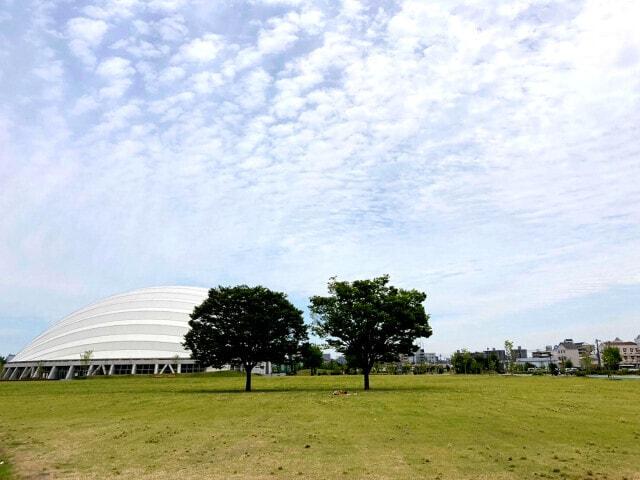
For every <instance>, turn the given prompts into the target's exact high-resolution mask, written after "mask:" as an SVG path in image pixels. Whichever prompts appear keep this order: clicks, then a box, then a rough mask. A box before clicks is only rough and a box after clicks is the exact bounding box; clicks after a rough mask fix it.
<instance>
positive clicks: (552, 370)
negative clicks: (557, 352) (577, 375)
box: [547, 362, 559, 375]
mask: <svg viewBox="0 0 640 480" xmlns="http://www.w3.org/2000/svg"><path fill="white" fill-rule="evenodd" d="M547 368H548V369H549V373H550V374H551V375H558V370H559V369H558V365H556V364H555V363H553V362H551V363H549V366H548V367H547Z"/></svg>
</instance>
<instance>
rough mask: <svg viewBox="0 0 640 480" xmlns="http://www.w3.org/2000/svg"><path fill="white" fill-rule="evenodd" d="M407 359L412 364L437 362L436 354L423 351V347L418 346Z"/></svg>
mask: <svg viewBox="0 0 640 480" xmlns="http://www.w3.org/2000/svg"><path fill="white" fill-rule="evenodd" d="M409 360H410V361H411V363H413V364H420V363H438V356H437V355H436V354H435V353H429V352H425V351H424V348H419V349H417V350H416V351H415V352H413V355H411V357H409Z"/></svg>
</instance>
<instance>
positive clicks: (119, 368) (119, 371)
mask: <svg viewBox="0 0 640 480" xmlns="http://www.w3.org/2000/svg"><path fill="white" fill-rule="evenodd" d="M131 368H132V365H131V364H129V365H114V369H113V374H114V375H131Z"/></svg>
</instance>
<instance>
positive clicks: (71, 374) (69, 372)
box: [64, 365, 73, 380]
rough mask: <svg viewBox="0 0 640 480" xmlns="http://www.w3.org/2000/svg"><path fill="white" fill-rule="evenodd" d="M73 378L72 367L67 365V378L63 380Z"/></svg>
mask: <svg viewBox="0 0 640 480" xmlns="http://www.w3.org/2000/svg"><path fill="white" fill-rule="evenodd" d="M72 378H73V365H69V370H67V376H66V377H64V379H65V380H71V379H72Z"/></svg>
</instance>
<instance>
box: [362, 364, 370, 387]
mask: <svg viewBox="0 0 640 480" xmlns="http://www.w3.org/2000/svg"><path fill="white" fill-rule="evenodd" d="M363 373H364V389H365V390H369V370H366V369H365V370H363Z"/></svg>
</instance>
